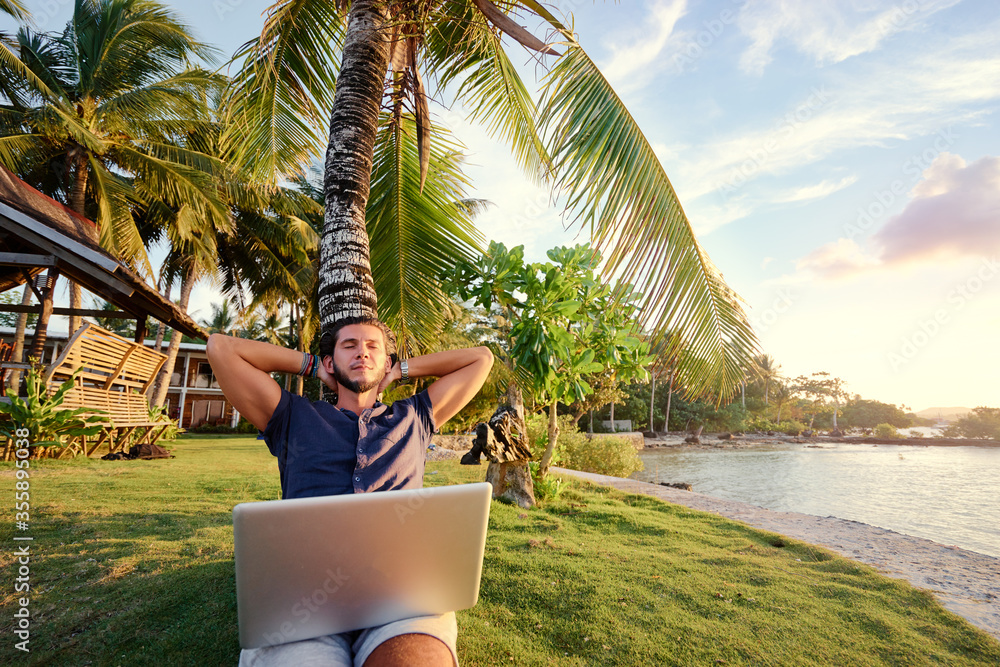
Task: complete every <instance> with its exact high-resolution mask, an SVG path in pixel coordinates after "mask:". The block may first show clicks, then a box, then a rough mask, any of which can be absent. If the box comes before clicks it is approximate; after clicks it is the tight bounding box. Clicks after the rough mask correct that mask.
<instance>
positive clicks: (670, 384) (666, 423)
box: [663, 370, 674, 433]
mask: <svg viewBox="0 0 1000 667" xmlns="http://www.w3.org/2000/svg"><path fill="white" fill-rule="evenodd" d="M673 396H674V371H673V370H671V371H670V377H669V378H668V379H667V414H666V416H664V417H663V432H664V433H666V432H667V431H669V430H670V399H671V398H673Z"/></svg>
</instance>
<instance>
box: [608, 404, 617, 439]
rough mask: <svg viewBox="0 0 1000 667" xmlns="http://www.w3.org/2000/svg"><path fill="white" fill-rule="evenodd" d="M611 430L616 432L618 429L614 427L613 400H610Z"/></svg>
mask: <svg viewBox="0 0 1000 667" xmlns="http://www.w3.org/2000/svg"><path fill="white" fill-rule="evenodd" d="M610 417H611V432H612V433H616V432H617V431H618V429H616V428H615V402H614V401H612V402H611V415H610Z"/></svg>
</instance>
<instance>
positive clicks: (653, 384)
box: [649, 373, 656, 431]
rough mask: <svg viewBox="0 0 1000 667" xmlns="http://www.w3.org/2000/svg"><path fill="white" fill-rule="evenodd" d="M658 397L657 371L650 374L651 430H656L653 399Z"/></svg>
mask: <svg viewBox="0 0 1000 667" xmlns="http://www.w3.org/2000/svg"><path fill="white" fill-rule="evenodd" d="M655 399H656V373H650V374H649V430H650V431H655V430H656V426H655V425H654V424H653V401H654V400H655Z"/></svg>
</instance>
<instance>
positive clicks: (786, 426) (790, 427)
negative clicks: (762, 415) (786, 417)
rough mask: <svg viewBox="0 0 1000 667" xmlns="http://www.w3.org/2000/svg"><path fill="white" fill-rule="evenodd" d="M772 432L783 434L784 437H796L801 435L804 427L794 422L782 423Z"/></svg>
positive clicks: (800, 423) (798, 422)
mask: <svg viewBox="0 0 1000 667" xmlns="http://www.w3.org/2000/svg"><path fill="white" fill-rule="evenodd" d="M774 430H776V431H779V432H781V433H784V434H785V435H798V434H800V433H802V431H804V430H806V425H805V424H803V423H802V422H800V421H796V420H792V421H784V422H781V423H780V424H778V426H777V428H776V429H774Z"/></svg>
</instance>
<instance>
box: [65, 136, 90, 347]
mask: <svg viewBox="0 0 1000 667" xmlns="http://www.w3.org/2000/svg"><path fill="white" fill-rule="evenodd" d="M75 172H76V178H74V179H73V189H72V190H70V194H69V203H70V208H72V209H73V210H74V211H75V212H76V213H78V214H79V215H81V216H83V217H87V214H86V213H85V211H86V209H85V204H86V197H87V177H88V176H89V175H90V171H89V170H88V169H87V154H86V153H84V152H81V153H80V155H79V156H78V157H77V158H76V165H75ZM69 307H70V308H71V309H74V310H79V309H80V308H82V307H83V290H82V289H81V288H80V285H79V283H77V282H76V281H75V280H70V281H69ZM82 322H83V318H81V317H80V316H79V315H70V316H69V331H68V333H67V337H66V338H67V340H69V336H72V335H73V332H74V331H76V330H77V329H79V328H80V324H81V323H82Z"/></svg>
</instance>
